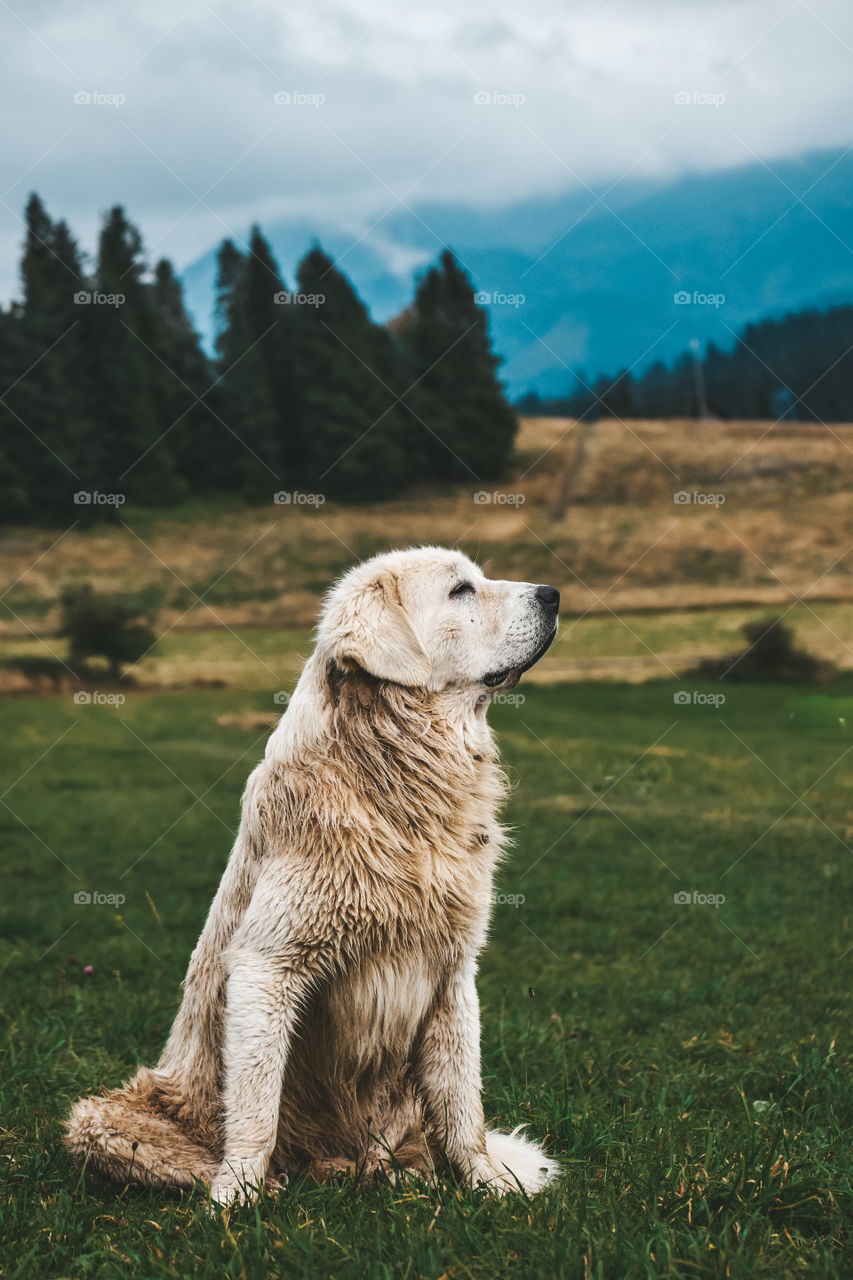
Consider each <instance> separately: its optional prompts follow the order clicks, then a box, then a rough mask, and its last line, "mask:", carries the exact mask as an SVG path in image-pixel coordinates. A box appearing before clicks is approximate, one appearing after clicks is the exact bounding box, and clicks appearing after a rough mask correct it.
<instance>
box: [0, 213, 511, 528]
mask: <svg viewBox="0 0 853 1280" xmlns="http://www.w3.org/2000/svg"><path fill="white" fill-rule="evenodd" d="M216 316H217V336H216V349H215V355H214V356H213V357H212V358H211V357H209V356H208V355H206V354H205V352H204V350H203V348H202V346H201V343H200V341H199V337H198V335H197V334H196V332H195V331H194V329H193V326H192V323H191V320H190V318H189V316H188V314H187V312H186V310H185V307H184V301H183V296H182V290H181V285H180V282H179V281H178V279H177V277H176V275H175V272H174V270H173V268H172V266H171V264H170V263H169V262H168V261H167V260H165V259H163V260H161V261H159V262H158V263H157V264H156V266H155V267H154V269H153V271H152V272H150V271H149V270H148V268H147V266H146V263H145V261H144V257H143V245H142V240H141V237H140V235H139V232H138V231H137V230H136V228H135V227H134V226H133V225H132V224H131V223H130V222H129V221H128V219H127V217H126V216H125V213H124V211H123V209H122V208H121V207H116V208H114V209H112V210H110V212H109V213H108V214H107V216H106V218H105V220H104V223H103V226H102V229H101V233H100V238H99V242H98V247H97V254H96V257H95V261H94V264H93V266H92V267H91V269H87V267H86V265H85V264H84V259H83V255H82V254H81V252H80V249H79V248H78V246H77V244H76V242H75V240H74V237H73V236H72V234H71V232H70V230H69V228H68V226H67V224H66V223H65V222H63V221H59V222H54V221H53V220H52V219H51V218H50V217H49V215H48V213H47V212H46V210H45V208H44V205H43V204H42V202H41V200H40V199H39V198H38V196H36V195H33V196H32V197H31V198H30V200H29V202H28V205H27V209H26V236H25V241H24V249H23V256H22V261H21V300H20V302H15V303H13V304H12V305H11V306H10V307H9V308H8V309H5V310H0V393H2V394H0V512H2V515H3V517H4V518H5V519H6V520H28V519H33V520H38V521H41V522H51V521H54V522H55V521H56V520H60V521H63V520H65V519H66V518H68V517H69V516H70V515H71V514H72V513H73V515H75V516H77V517H78V518H85V517H87V516H89V517H91V516H94V515H103V514H114V513H115V511H116V510H120V507H121V506H122V505H123V504H124V502H135V503H140V504H144V505H153V506H169V505H172V504H174V503H176V502H179V501H181V500H182V499H183V498H186V497H189V496H196V495H212V494H222V493H233V494H239V495H242V496H245V497H246V498H247V499H250V500H258V501H271V499H272V496H273V494H274V493H276V492H278V491H285V492H293V491H302V492H303V493H305V492H311V493H322V494H324V495H326V496H328V497H333V498H340V499H342V500H346V501H363V500H369V499H381V498H387V497H392V496H394V495H396V494H399V493H400V492H401V491H402V490H404V489H406V488H408V487H410V486H412V485H414V484H419V485H421V484H425V485H429V484H433V485H434V484H444V483H448V482H459V481H462V482H465V481H469V482H470V483H471V484H472V485H475V484H479V482H480V481H484V480H488V479H496V478H497V477H499V476H500V474H501V473H502V471H503V470H504V468H505V467H506V464H507V461H508V459H509V456H510V454H511V451H512V446H513V440H514V437H515V432H516V426H517V424H516V420H515V416H514V413H513V411H512V409H511V408H510V406H509V405H508V404H507V402H506V400H505V398H504V395H503V391H502V387H501V384H500V382H499V380H498V377H497V367H498V364H499V360H498V359H497V358H496V357H495V356H494V355H493V353H492V350H491V344H490V339H489V332H488V322H487V317H486V314H485V312H484V311H483V310H482V309H481V308H480V307H478V306H477V304H476V301H475V295H474V290H473V286H472V284H471V281H470V280H469V279H468V277H467V276H466V274H465V272H464V271H463V270H462V269H461V268H460V266H459V264H458V263H457V262H456V260H455V258H454V257H453V255H452V253H450V252H449V251H448V252H445V253H444V254H442V256H441V258H440V259H439V261H438V263H437V264H436V265H435V266H434V267H432V268H431V269H430V270H428V271H427V272H426V273H425V274H424V275H423V277H422V278H421V279H420V280H419V282H418V284H417V288H416V292H415V296H414V299H413V301H412V303H411V305H410V306H409V307H408V308H407V309H406V311H405V312H404V313H403V315H402V316H400V317H398V319H397V320H396V321H395V322H393V323H392V324H391V325H389V326H382V325H378V324H375V323H374V322H373V321H372V320H371V318H370V316H369V314H368V311H367V309H366V307H365V306H364V304H363V303H362V302H361V300H360V299H359V297H358V296H357V294H356V292H355V290H354V289H353V287H352V285H351V284H350V282H349V280H348V279H347V278H346V276H345V275H343V274H342V273H341V272H340V271H339V270H338V269H337V268H336V267H335V265H334V263H333V262H332V261H331V259H330V258H328V257H327V256H326V254H325V253H324V252H323V251H322V249H320V248H319V247H315V248H312V249H311V250H310V251H309V252H308V253H307V254H306V256H305V257H304V258H303V260H302V261H301V263H300V264H299V267H298V269H297V273H296V281H295V284H294V287H293V288H291V289H289V288H288V286H287V285H286V283H285V281H284V280H283V278H282V276H281V272H280V271H279V268H278V265H277V263H276V261H275V259H274V257H273V254H272V252H271V250H270V247H269V245H268V244H267V242H266V240H265V239H264V237H263V235H262V234H261V232H260V230H259V229H258V228H257V227H255V228H254V229H253V230H252V233H251V240H250V244H249V246H248V250H246V251H244V250H241V249H240V248H238V247H237V246H236V245H235V244H234V243H233V242H232V241H230V240H226V241H225V243H224V244H223V245H222V247H221V249H220V251H219V258H218V274H217V282H216ZM81 495H82V496H81ZM86 495H89V500H88V501H87V497H86Z"/></svg>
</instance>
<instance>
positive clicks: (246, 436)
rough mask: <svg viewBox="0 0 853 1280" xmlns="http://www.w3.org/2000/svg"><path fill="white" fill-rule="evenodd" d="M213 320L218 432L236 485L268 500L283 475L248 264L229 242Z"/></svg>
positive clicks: (224, 247) (223, 252)
mask: <svg viewBox="0 0 853 1280" xmlns="http://www.w3.org/2000/svg"><path fill="white" fill-rule="evenodd" d="M216 315H217V325H218V333H217V337H216V353H217V357H218V362H219V369H220V373H219V379H218V382H217V386H218V388H219V389H220V394H221V397H222V417H223V420H224V428H223V429H224V430H226V431H228V432H229V433H230V435H231V437H232V440H233V441H234V442H235V443H236V445H237V451H236V465H235V472H234V477H235V485H236V487H238V488H240V489H241V490H242V491H243V492H245V493H247V494H249V495H251V496H254V497H261V496H262V495H270V494H272V493H273V492H275V490H276V489H278V488H279V486H280V482H281V479H282V470H283V460H282V458H281V455H280V453H279V448H278V431H277V422H276V410H275V405H274V403H273V397H272V392H271V387H270V379H269V376H268V370H267V367H266V363H265V355H266V352H265V351H264V350H263V348H262V346H261V344H260V343H259V342H258V341H257V339H258V336H259V335H258V333H257V332H256V323H257V318H256V317H254V316H253V315H252V313H251V310H250V306H249V270H248V263H247V259H246V256H245V255H244V254H242V253H241V252H240V251H239V249H237V247H236V246H235V245H234V243H233V242H232V241H231V240H226V241H224V242H223V244H222V247H221V249H220V250H219V260H218V274H217V280H216ZM261 332H263V330H262V331H261Z"/></svg>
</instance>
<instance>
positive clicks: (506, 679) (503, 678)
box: [483, 623, 557, 689]
mask: <svg viewBox="0 0 853 1280" xmlns="http://www.w3.org/2000/svg"><path fill="white" fill-rule="evenodd" d="M556 634H557V624H556V623H555V624H554V630H553V631H552V632H551V634H550V635H549V636H546V638H545V639H544V640H543V641H542V643H541V644H540V646H539V648H538V649H537V650H536V652H535V653H534V655H533V657H532V658H529V659H528V661H527V662H525V663H524V664H523V665H522V666H520V667H506V668H505V669H504V670H503V671H490V672H489V674H488V675H486V676H483V684H484V685H487V686H488V688H490V689H497V688H498V687H499V686H500V685H505V686H506V688H507V689H514V688H515V686H516V685H517V684H518V682H519V680H520V679H521V677H522V676H523V675H524V673H525V671H529V670H530V668H531V667H534V666H535V665H536V663H537V662H538V661H539V659H540V658H542V657H544V656H545V654H546V653H547V652H548V650H549V649H550V648H551V645H552V644H553V643H554V637H555V636H556Z"/></svg>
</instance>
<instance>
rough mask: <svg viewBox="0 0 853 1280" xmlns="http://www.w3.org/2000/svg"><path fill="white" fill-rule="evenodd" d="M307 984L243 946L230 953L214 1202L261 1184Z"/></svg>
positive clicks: (224, 1201) (241, 1194)
mask: <svg viewBox="0 0 853 1280" xmlns="http://www.w3.org/2000/svg"><path fill="white" fill-rule="evenodd" d="M306 982H307V980H306V975H305V973H304V972H303V971H300V970H299V969H297V968H296V967H294V966H293V965H291V964H290V963H288V962H286V961H282V960H280V959H273V958H271V957H270V956H269V955H265V954H264V953H263V952H262V951H260V950H255V949H253V948H252V947H251V946H248V945H246V944H245V943H243V944H242V945H239V946H237V947H232V949H231V950H230V952H229V973H228V982H227V988H226V1002H225V1014H224V1016H225V1026H224V1038H223V1052H222V1066H223V1086H222V1104H223V1118H224V1132H225V1142H224V1149H223V1158H222V1164H221V1165H220V1168H219V1172H218V1174H217V1175H216V1178H215V1180H214V1182H213V1184H212V1186H211V1188H210V1194H211V1196H212V1198H213V1199H214V1200H215V1201H216V1202H217V1203H218V1204H228V1203H229V1202H230V1201H232V1200H237V1199H240V1198H243V1197H244V1196H246V1197H251V1196H252V1195H253V1194H255V1193H256V1192H257V1188H258V1187H259V1186H262V1185H263V1182H264V1179H265V1177H266V1173H267V1168H268V1165H269V1161H270V1156H271V1155H272V1152H273V1149H274V1147H275V1141H276V1133H277V1130H278V1119H279V1108H280V1105H281V1089H282V1081H283V1078H284V1068H285V1064H286V1062H287V1055H288V1050H289V1047H290V1043H291V1040H292V1036H293V1031H294V1026H295V1023H296V1019H297V1016H298V1012H299V1008H300V1004H301V1001H302V999H303V997H304V994H305V990H306Z"/></svg>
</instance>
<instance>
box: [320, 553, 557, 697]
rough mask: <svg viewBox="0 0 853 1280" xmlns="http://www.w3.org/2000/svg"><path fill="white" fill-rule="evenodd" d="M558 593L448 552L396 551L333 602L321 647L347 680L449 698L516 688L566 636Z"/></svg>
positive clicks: (357, 572) (353, 574)
mask: <svg viewBox="0 0 853 1280" xmlns="http://www.w3.org/2000/svg"><path fill="white" fill-rule="evenodd" d="M559 604H560V593H559V592H558V591H557V590H556V588H555V587H549V586H543V585H538V586H537V585H535V584H533V583H530V582H501V581H496V580H493V579H490V578H486V577H485V576H484V575H483V573H482V572H481V571H480V570H479V569H478V568H477V566H476V565H475V564H473V563H472V562H471V561H470V560H469V559H468V558H467V557H466V556H464V555H462V554H461V553H460V552H458V551H448V550H444V549H443V548H441V547H420V548H418V549H417V550H411V551H392V552H389V553H388V554H387V555H380V556H376V557H374V559H372V560H368V561H365V563H363V564H360V565H358V566H356V568H354V569H352V570H350V572H349V573H347V574H346V575H345V576H344V577H343V578H342V579H341V580H340V581H339V582H338V583H337V584H336V586H335V587H333V588H332V590H331V591H330V593H329V595H328V596H327V598H326V601H325V605H324V608H323V613H322V617H321V621H320V627H319V637H318V640H319V646H320V648H321V649H322V650H323V652H324V654H325V656H326V657H327V658H328V659H330V660H331V661H334V662H335V663H336V664H337V665H338V666H339V667H341V668H343V669H344V670H347V669H353V668H361V669H362V670H364V671H367V672H368V673H369V674H370V675H372V676H376V677H377V678H379V679H381V680H390V681H393V682H394V683H396V684H403V685H409V686H413V687H421V688H425V689H429V690H440V689H446V688H450V687H455V688H460V689H464V690H466V691H473V692H475V693H476V692H477V691H479V692H481V693H482V692H484V691H487V690H489V689H492V690H494V689H497V688H499V687H501V686H503V687H511V686H512V685H514V684H516V683H517V681H518V679H519V677H520V676H521V674H522V672H524V671H526V670H527V669H528V668H529V667H532V666H533V664H534V662H538V661H539V659H540V658H541V657H542V655H543V654H544V653H545V651H546V649H547V648H548V646H549V645H550V644H551V641H552V640H553V639H554V636H555V635H556V634H557V611H558V608H559Z"/></svg>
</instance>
